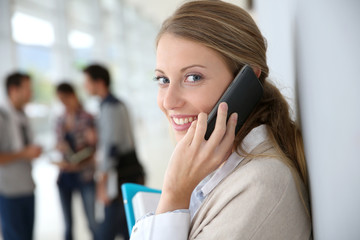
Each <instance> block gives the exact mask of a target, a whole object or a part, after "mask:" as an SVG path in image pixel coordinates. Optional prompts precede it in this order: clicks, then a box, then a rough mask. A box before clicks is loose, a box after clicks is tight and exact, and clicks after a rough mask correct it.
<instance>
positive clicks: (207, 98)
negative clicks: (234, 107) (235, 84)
mask: <svg viewBox="0 0 360 240" xmlns="http://www.w3.org/2000/svg"><path fill="white" fill-rule="evenodd" d="M221 93H222V91H221V89H219V88H213V89H212V88H203V89H201V91H197V92H196V94H193V95H192V97H191V102H192V105H193V106H194V107H195V108H196V109H198V112H204V113H206V114H209V113H210V111H211V110H212V109H213V107H214V106H215V104H216V103H217V101H218V100H219V98H220V96H221Z"/></svg>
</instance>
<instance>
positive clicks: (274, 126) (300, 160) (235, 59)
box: [157, 0, 308, 188]
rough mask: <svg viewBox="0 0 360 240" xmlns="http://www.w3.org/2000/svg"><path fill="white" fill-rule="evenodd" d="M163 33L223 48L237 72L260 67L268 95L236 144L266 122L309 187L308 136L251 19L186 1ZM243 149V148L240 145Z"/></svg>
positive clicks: (233, 9) (217, 4) (230, 8)
mask: <svg viewBox="0 0 360 240" xmlns="http://www.w3.org/2000/svg"><path fill="white" fill-rule="evenodd" d="M164 33H171V34H174V35H176V36H179V37H183V38H186V39H189V40H192V41H195V42H198V43H201V44H203V45H205V46H207V47H209V48H210V49H213V50H215V51H216V52H218V53H219V54H220V55H221V56H222V57H223V59H224V60H225V62H226V63H227V66H228V67H229V69H230V70H231V71H232V73H233V74H234V76H235V74H236V73H237V72H238V71H239V70H240V69H241V68H242V67H243V66H244V65H245V64H248V65H250V66H252V67H253V68H259V69H260V70H261V74H260V76H259V80H260V81H261V83H262V84H263V87H264V95H263V97H262V99H261V100H260V102H259V104H258V105H257V107H256V109H255V110H254V111H253V113H252V114H251V115H250V117H249V118H248V120H247V121H246V123H245V124H244V125H243V127H242V128H241V130H240V131H239V133H238V134H237V136H236V138H235V142H234V148H235V149H239V148H240V146H241V142H242V140H243V139H244V137H245V136H246V135H247V134H248V133H249V132H250V131H251V130H252V129H253V128H255V127H257V126H259V125H261V124H266V126H267V128H268V132H269V135H270V139H271V140H272V142H273V145H274V146H275V149H276V150H277V152H278V154H279V156H280V158H281V160H283V161H284V162H285V163H286V164H287V165H288V166H290V169H291V170H292V172H293V173H295V174H296V175H298V176H294V177H295V179H297V178H298V177H300V179H301V180H302V181H303V183H304V184H305V186H306V188H307V186H308V181H307V179H308V176H307V168H306V161H305V155H304V149H303V140H302V136H301V132H300V130H299V127H298V126H297V124H296V123H295V122H294V121H292V119H291V117H290V113H289V106H288V103H287V101H286V100H285V98H284V97H283V96H282V94H281V93H280V91H279V90H278V89H277V88H276V87H275V86H274V85H273V84H272V83H271V82H269V81H268V80H267V77H268V73H269V68H268V66H267V63H266V41H265V39H264V37H263V36H262V34H261V32H260V30H259V29H258V27H257V25H256V23H255V22H254V20H253V19H252V17H251V16H250V15H249V14H248V13H247V12H246V11H245V10H243V9H241V8H240V7H238V6H235V5H233V4H230V3H225V2H222V1H214V0H213V1H211V0H208V1H206V0H200V1H191V2H187V3H185V4H183V5H182V6H181V7H180V8H178V9H177V10H176V11H175V13H174V14H173V15H172V16H171V17H170V18H168V19H167V20H166V21H165V22H164V23H163V25H162V27H161V29H160V31H159V33H158V36H157V43H158V41H159V39H160V38H161V36H162V35H163V34H164ZM240 151H241V148H240Z"/></svg>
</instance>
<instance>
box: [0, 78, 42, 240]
mask: <svg viewBox="0 0 360 240" xmlns="http://www.w3.org/2000/svg"><path fill="white" fill-rule="evenodd" d="M6 91H7V96H8V99H9V102H8V105H7V106H3V107H1V108H0V133H1V139H0V219H1V221H0V222H1V225H2V226H1V227H2V236H3V239H4V240H25V239H33V228H34V217H35V197H34V189H35V184H34V181H33V178H32V175H31V171H32V164H31V162H32V161H33V160H34V159H35V158H37V157H39V156H40V154H41V151H42V150H41V148H40V147H39V146H37V145H35V144H33V133H32V131H31V129H30V122H29V119H28V118H27V116H26V115H25V113H24V107H25V105H26V104H27V103H28V102H29V101H30V100H31V97H32V90H31V79H30V76H29V75H27V74H24V73H20V72H15V73H12V74H10V75H9V76H8V77H7V78H6Z"/></svg>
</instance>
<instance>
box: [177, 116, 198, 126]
mask: <svg viewBox="0 0 360 240" xmlns="http://www.w3.org/2000/svg"><path fill="white" fill-rule="evenodd" d="M173 119H174V122H175V123H176V124H177V125H184V124H187V123H191V122H193V121H195V120H196V117H188V118H173Z"/></svg>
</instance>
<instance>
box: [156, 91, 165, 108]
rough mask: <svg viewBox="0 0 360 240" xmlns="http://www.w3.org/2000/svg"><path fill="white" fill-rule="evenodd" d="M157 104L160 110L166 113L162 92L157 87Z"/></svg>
mask: <svg viewBox="0 0 360 240" xmlns="http://www.w3.org/2000/svg"><path fill="white" fill-rule="evenodd" d="M157 105H158V106H159V108H160V110H161V111H162V112H164V113H166V109H165V108H164V93H163V92H162V91H161V89H159V91H158V95H157Z"/></svg>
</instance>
